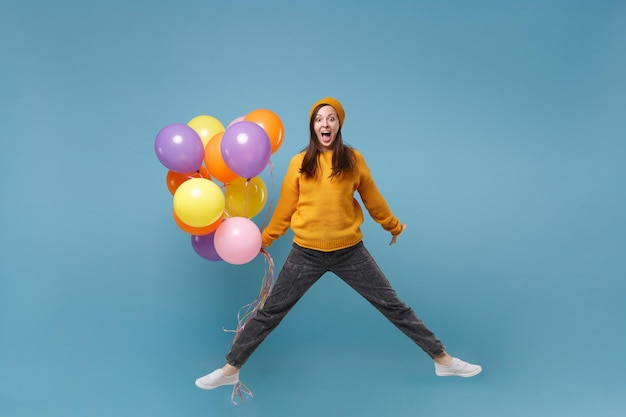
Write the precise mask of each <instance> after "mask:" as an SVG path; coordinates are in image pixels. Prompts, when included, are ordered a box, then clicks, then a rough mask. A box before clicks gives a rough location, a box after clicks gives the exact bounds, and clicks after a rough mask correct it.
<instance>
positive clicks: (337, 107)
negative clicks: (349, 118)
mask: <svg viewBox="0 0 626 417" xmlns="http://www.w3.org/2000/svg"><path fill="white" fill-rule="evenodd" d="M320 104H328V105H329V106H332V107H333V108H334V109H335V111H336V112H337V117H338V118H339V124H340V125H341V126H343V119H344V118H345V117H346V112H345V111H344V110H343V106H342V105H341V103H340V102H339V100H335V99H334V98H332V97H325V98H323V99H321V100H318V101H317V102H315V104H314V105H313V107H311V112H310V114H309V120H310V119H311V118H312V117H313V111H314V110H315V108H316V107H317V106H319V105H320Z"/></svg>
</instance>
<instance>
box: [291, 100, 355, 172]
mask: <svg viewBox="0 0 626 417" xmlns="http://www.w3.org/2000/svg"><path fill="white" fill-rule="evenodd" d="M326 105H327V104H324V103H322V104H319V105H318V106H316V107H315V109H314V110H313V112H311V119H310V120H309V132H310V136H309V146H308V147H307V148H306V153H305V154H304V159H303V160H302V165H301V166H300V173H301V174H304V177H305V178H315V177H316V176H317V172H318V171H319V165H318V164H319V155H320V153H322V149H320V145H319V142H318V140H317V135H316V134H315V129H314V127H313V126H314V122H315V117H316V116H317V112H318V111H319V109H321V108H322V107H324V106H326ZM341 127H342V126H339V131H338V132H337V137H336V138H335V141H334V142H333V161H332V164H333V170H332V172H331V174H330V177H329V178H334V177H340V176H341V175H342V174H343V173H344V172H350V171H351V170H352V169H353V168H354V166H355V165H356V156H355V154H354V149H352V148H351V147H350V146H348V145H345V144H344V143H343V138H342V137H341Z"/></svg>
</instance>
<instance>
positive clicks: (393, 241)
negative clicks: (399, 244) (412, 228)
mask: <svg viewBox="0 0 626 417" xmlns="http://www.w3.org/2000/svg"><path fill="white" fill-rule="evenodd" d="M404 229H406V224H403V225H402V230H401V231H400V233H402V232H404ZM400 233H398V234H397V235H395V236H391V242H389V246H391V245H393V244H394V243H396V240H398V236H400Z"/></svg>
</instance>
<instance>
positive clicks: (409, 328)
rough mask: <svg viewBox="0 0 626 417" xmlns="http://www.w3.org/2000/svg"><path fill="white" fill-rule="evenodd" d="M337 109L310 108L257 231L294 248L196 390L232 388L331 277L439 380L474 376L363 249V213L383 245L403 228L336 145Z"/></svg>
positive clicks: (359, 159)
mask: <svg viewBox="0 0 626 417" xmlns="http://www.w3.org/2000/svg"><path fill="white" fill-rule="evenodd" d="M344 119H345V112H344V109H343V107H342V105H341V103H340V102H339V101H337V100H335V99H334V98H332V97H326V98H324V99H322V100H320V101H318V102H317V103H315V104H314V105H313V107H312V108H311V114H310V124H309V126H310V132H311V136H310V139H309V146H308V148H307V149H306V151H304V152H302V153H299V154H297V155H296V156H294V157H293V158H292V160H291V162H290V164H289V168H288V169H287V173H286V175H285V178H284V181H283V184H282V188H281V193H280V198H279V201H278V204H277V207H276V209H275V211H274V214H273V215H272V218H271V220H270V222H269V224H268V226H267V228H265V230H264V231H263V246H264V247H268V246H270V245H271V244H272V242H273V241H274V240H276V239H278V238H279V237H280V236H282V235H283V234H284V233H285V232H286V231H287V229H288V228H289V227H291V229H292V231H293V233H294V244H293V248H292V249H291V252H290V253H289V255H288V257H287V259H286V261H285V264H284V265H283V268H282V270H281V271H280V273H279V275H278V278H277V279H276V283H275V285H274V288H273V289H272V291H271V293H270V295H269V296H268V298H267V300H266V301H265V304H264V306H263V307H262V308H261V309H259V310H258V311H257V313H256V314H255V315H254V316H253V317H251V318H250V320H249V321H248V323H246V325H245V327H244V329H243V330H242V331H241V333H240V334H239V335H238V337H237V339H236V340H235V343H234V344H233V346H232V348H231V350H230V352H229V353H228V354H227V356H226V364H225V365H224V366H223V367H222V368H219V369H216V370H215V371H213V372H211V373H210V374H208V375H205V376H203V377H201V378H198V379H197V380H196V385H197V386H198V387H199V388H202V389H207V390H209V389H214V388H217V387H219V386H222V385H235V384H237V383H238V382H239V369H240V368H241V367H242V366H243V365H244V364H245V363H246V361H247V360H248V358H249V357H250V355H252V353H253V352H254V350H255V349H256V348H257V347H258V346H259V345H260V344H261V342H263V340H264V339H265V338H266V337H267V336H268V335H269V334H270V332H271V331H272V330H273V329H274V328H275V327H276V326H277V325H278V324H279V323H280V321H281V320H282V319H283V318H284V317H285V315H286V314H287V313H288V312H289V310H290V309H291V308H292V307H293V306H294V305H295V304H296V302H298V300H299V299H300V298H301V297H302V296H303V295H304V293H306V291H307V290H308V289H309V288H311V286H312V285H313V284H314V283H315V282H317V280H318V279H319V278H320V277H321V276H322V275H323V274H324V273H326V272H329V271H330V272H333V273H334V274H336V275H337V276H338V277H339V278H341V279H342V280H343V281H345V282H346V283H347V284H348V285H350V286H351V287H352V288H353V289H354V290H355V291H357V292H358V293H359V294H360V295H361V296H363V297H364V298H365V299H366V300H367V301H369V302H370V303H371V304H372V305H373V306H374V307H376V308H377V309H378V310H379V311H380V312H381V313H382V314H384V315H385V317H387V319H389V321H391V322H392V323H393V324H394V325H395V326H396V327H397V328H398V329H400V330H401V331H402V332H404V334H406V335H407V336H408V337H409V338H410V339H411V340H413V342H415V343H416V344H417V345H418V346H419V347H420V348H421V349H422V350H424V352H426V353H427V354H428V355H429V356H430V357H431V358H432V359H433V360H434V365H435V374H436V375H439V376H452V375H455V376H461V377H471V376H474V375H477V374H479V373H480V372H481V371H482V368H481V367H480V366H478V365H472V364H470V363H467V362H464V361H462V360H460V359H457V358H454V357H452V356H450V355H449V354H448V353H446V351H445V348H444V346H443V344H442V343H441V342H440V341H439V339H437V337H436V336H435V335H434V334H433V333H432V332H431V331H430V330H429V329H428V328H427V327H426V326H425V325H424V323H423V322H422V321H421V320H420V319H419V318H418V317H417V316H416V315H415V313H414V312H413V310H412V309H411V308H409V307H407V306H406V305H405V304H404V303H403V302H402V300H400V299H399V298H398V296H397V295H396V292H395V291H394V290H393V288H392V287H391V285H390V284H389V281H388V280H387V278H386V277H385V275H384V274H383V272H382V271H381V270H380V268H379V267H378V265H377V264H376V262H375V261H374V259H373V258H372V256H371V255H370V254H369V252H368V251H367V249H365V247H364V246H363V242H362V233H361V229H360V225H361V224H362V223H363V220H364V218H363V211H362V209H361V206H360V205H359V203H358V202H357V200H356V199H355V198H354V191H355V190H356V191H357V192H358V193H359V195H360V196H361V200H362V201H363V204H364V205H365V208H366V209H367V211H368V212H369V214H370V216H371V217H372V218H373V219H374V220H375V221H376V222H378V223H379V224H380V225H381V226H382V227H383V228H384V229H385V230H387V231H388V232H390V233H391V243H390V245H391V244H394V243H396V239H397V238H398V235H400V233H402V231H403V230H404V228H405V226H406V225H403V224H402V223H400V221H399V220H398V218H396V217H395V216H394V215H393V213H392V212H391V210H390V209H389V207H388V205H387V202H386V201H385V200H384V198H383V196H382V195H381V194H380V192H379V191H378V188H377V187H376V184H375V183H374V180H373V179H372V175H371V173H370V171H369V168H368V167H367V165H366V163H365V159H364V158H363V156H362V155H361V153H360V152H358V151H357V150H356V149H354V148H351V147H349V146H347V145H344V143H343V140H342V137H341V127H342V126H343V122H344Z"/></svg>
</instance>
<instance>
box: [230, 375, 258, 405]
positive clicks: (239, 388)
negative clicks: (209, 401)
mask: <svg viewBox="0 0 626 417" xmlns="http://www.w3.org/2000/svg"><path fill="white" fill-rule="evenodd" d="M244 394H245V395H247V396H248V397H250V398H252V397H253V395H252V391H250V388H248V387H247V386H246V384H244V383H243V382H242V381H241V380H239V381H237V383H236V384H235V385H233V392H232V393H231V394H230V402H231V403H233V405H239V404H238V403H237V401H235V395H236V396H238V397H239V399H241V401H242V402H243V401H244V398H243V395H244Z"/></svg>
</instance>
